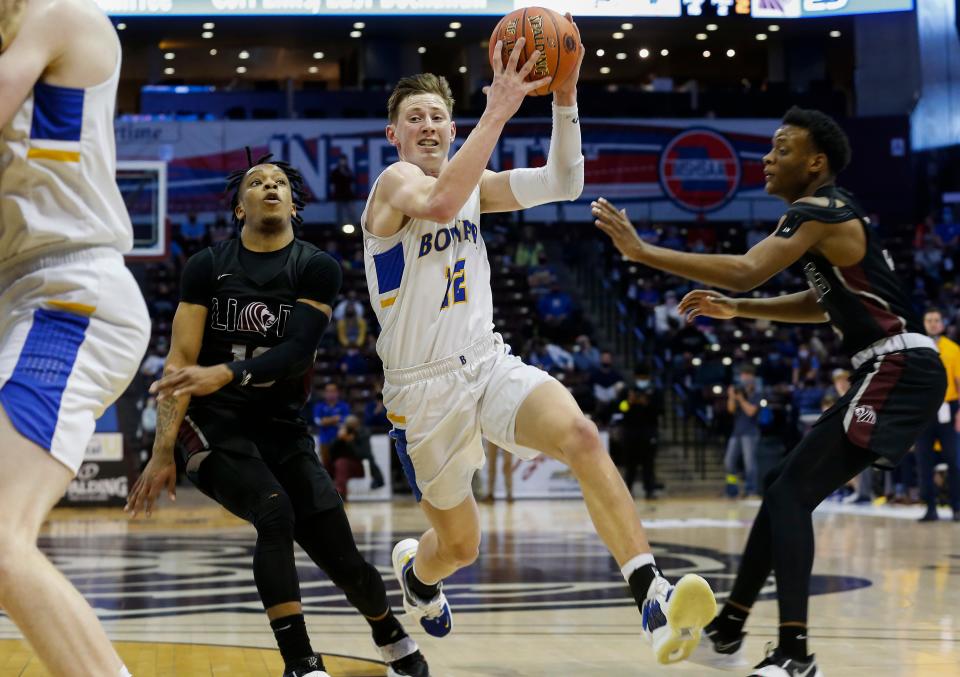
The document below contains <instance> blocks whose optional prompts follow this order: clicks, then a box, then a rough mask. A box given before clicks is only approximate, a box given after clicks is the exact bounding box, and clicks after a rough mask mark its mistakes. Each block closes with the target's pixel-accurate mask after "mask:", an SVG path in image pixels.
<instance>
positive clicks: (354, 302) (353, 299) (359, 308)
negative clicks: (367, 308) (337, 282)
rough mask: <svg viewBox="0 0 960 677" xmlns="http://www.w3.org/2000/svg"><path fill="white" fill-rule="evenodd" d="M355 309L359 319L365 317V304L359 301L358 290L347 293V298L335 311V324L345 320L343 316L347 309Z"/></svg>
mask: <svg viewBox="0 0 960 677" xmlns="http://www.w3.org/2000/svg"><path fill="white" fill-rule="evenodd" d="M351 306H352V307H353V309H354V313H355V314H356V315H357V316H358V317H363V304H362V303H360V301H359V300H358V299H357V290H356V289H350V290H349V291H347V293H346V296H345V297H344V298H343V299H342V300H341V301H340V303H338V304H337V307H336V308H334V309H333V319H334V321H335V322H339V321H340V320H342V319H343V316H344V315H345V314H346V312H347V308H349V307H351Z"/></svg>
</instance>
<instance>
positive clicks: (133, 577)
mask: <svg viewBox="0 0 960 677" xmlns="http://www.w3.org/2000/svg"><path fill="white" fill-rule="evenodd" d="M638 505H639V509H640V511H641V514H642V516H643V518H644V520H645V522H646V524H647V525H648V528H649V534H650V539H651V541H652V542H653V544H654V547H655V554H656V556H657V561H658V563H659V564H660V566H661V567H662V568H663V569H664V570H665V571H666V573H667V574H668V575H669V576H670V577H671V578H676V577H677V576H680V575H682V574H684V573H687V572H690V571H696V572H698V573H700V574H702V575H703V576H705V577H706V578H707V579H708V580H709V581H710V583H711V585H712V586H713V587H714V589H715V590H716V591H717V593H718V598H719V599H720V600H721V601H722V600H723V599H724V598H725V596H726V591H727V590H728V589H729V587H730V585H731V583H732V579H733V576H734V572H735V570H736V564H737V561H738V557H739V553H740V550H741V548H742V546H743V543H744V540H745V537H746V533H747V529H748V528H749V524H750V520H751V519H752V517H753V514H754V513H755V511H756V508H757V503H756V502H752V503H751V502H739V503H736V502H726V501H720V500H680V499H674V500H669V499H668V500H661V501H658V502H655V503H647V502H641V503H639V504H638ZM348 511H349V514H350V519H351V522H352V524H353V528H354V532H355V533H356V535H357V541H358V544H359V545H360V547H361V549H362V550H363V551H364V553H365V554H366V555H367V557H368V558H369V559H370V560H371V561H373V562H374V563H375V564H376V565H377V566H378V567H379V568H380V569H381V571H382V572H383V573H384V577H385V579H386V581H387V587H388V591H389V593H390V595H391V600H392V601H393V602H394V604H395V605H396V606H397V607H399V605H400V599H399V592H398V588H397V585H396V583H395V582H394V580H393V577H392V574H391V573H390V563H389V560H390V550H391V547H392V545H393V543H394V542H395V541H396V540H398V539H399V538H402V537H405V536H407V535H413V534H416V533H418V532H419V531H421V530H422V528H423V526H424V521H423V519H422V517H421V516H420V513H419V510H418V509H417V508H416V506H415V505H414V504H413V503H412V502H405V501H397V502H395V503H393V504H388V503H379V504H373V503H370V504H351V505H350V506H349V508H348ZM481 511H482V517H483V521H484V528H485V537H484V541H483V545H482V546H481V559H480V561H479V562H478V563H477V564H476V565H475V566H474V567H472V568H471V569H469V570H467V571H464V572H460V573H459V574H458V575H457V576H456V577H454V578H453V579H451V580H450V581H448V583H447V585H446V591H447V594H448V596H449V597H450V599H451V603H452V605H453V609H454V623H455V629H454V632H453V633H452V634H451V635H450V636H449V637H447V638H445V639H443V640H436V639H433V638H430V637H427V636H426V635H425V634H424V633H423V632H422V631H421V630H420V629H419V627H417V628H412V627H410V626H409V624H408V629H410V630H412V634H413V635H414V636H415V638H416V639H417V641H418V642H419V643H420V645H421V648H422V649H423V651H424V653H425V654H426V656H427V658H428V660H429V661H430V664H431V669H432V673H433V675H434V677H468V676H469V677H483V676H490V677H494V676H495V677H516V676H521V675H523V676H543V677H547V676H549V677H559V676H561V675H577V676H581V675H591V676H596V677H620V676H623V677H626V676H627V675H654V674H664V675H675V676H676V677H681V676H683V677H688V676H689V677H693V676H702V675H708V674H711V673H712V671H711V670H709V669H707V668H701V667H699V666H695V665H690V664H681V665H679V666H673V667H670V668H663V667H661V666H658V665H657V664H656V663H655V662H654V661H653V658H652V655H651V652H650V650H649V648H648V646H647V645H646V644H645V642H644V640H643V638H642V636H641V632H640V617H639V613H638V612H637V610H636V608H635V607H634V606H633V603H632V600H631V599H629V597H628V592H627V589H626V586H625V585H624V582H623V579H622V577H621V576H620V573H619V570H618V569H617V567H616V565H615V563H614V562H613V561H612V560H611V558H610V557H609V555H608V554H607V552H606V550H605V549H604V548H603V546H602V544H601V543H600V541H599V540H598V539H597V537H596V536H595V535H594V534H593V531H592V529H591V526H590V522H589V520H588V518H587V513H586V510H585V508H584V507H583V505H582V503H580V502H578V501H553V502H548V501H520V502H516V503H513V504H506V503H498V504H495V505H493V506H481ZM919 514H920V512H919V509H917V508H899V507H898V508H875V507H872V506H868V507H866V508H862V507H859V506H858V507H847V506H841V505H839V504H835V503H830V504H825V505H824V506H822V507H821V509H820V510H819V511H818V512H817V513H816V516H815V520H816V530H817V561H816V563H815V566H814V579H813V582H812V588H813V592H814V593H815V595H814V597H813V598H812V601H811V632H810V636H811V640H810V641H811V644H810V646H811V650H813V651H815V652H816V654H817V655H818V657H819V662H820V666H821V669H822V670H823V671H824V673H825V674H826V675H830V676H833V675H871V676H887V675H903V676H916V677H933V676H948V675H960V524H956V523H953V522H951V521H949V515H948V514H943V515H942V516H943V517H946V518H947V520H946V521H941V522H940V523H934V524H924V525H919V524H916V523H915V521H914V518H915V517H918V516H919ZM253 542H254V532H253V530H252V528H250V527H247V526H246V525H244V524H243V523H242V522H240V521H239V520H236V519H235V518H233V517H232V516H230V515H228V514H226V513H225V512H224V511H222V510H221V509H220V508H219V507H217V506H216V505H214V504H212V503H211V502H209V501H207V499H205V498H204V497H202V496H199V495H198V494H196V493H195V492H192V491H190V490H189V489H187V488H181V490H180V496H179V500H178V502H177V504H176V505H170V504H169V503H167V502H166V501H164V503H163V505H162V508H161V510H160V511H159V512H158V513H156V514H155V515H154V517H153V518H152V519H151V520H149V521H143V522H141V521H138V522H136V523H130V522H128V521H127V519H126V518H125V516H124V515H123V514H122V512H120V511H119V510H115V511H114V510H109V511H107V510H84V511H78V510H58V511H55V512H54V514H53V515H52V517H51V520H50V523H49V525H48V526H47V527H46V529H45V531H44V535H43V538H42V543H41V546H42V547H43V549H44V551H45V552H47V553H48V554H49V555H50V556H51V558H52V559H53V560H54V562H55V563H56V564H57V566H58V567H60V568H61V570H63V571H64V572H65V573H66V574H67V576H68V577H69V578H70V579H71V580H72V581H74V583H75V584H76V585H77V586H78V588H79V589H80V590H81V592H82V593H83V594H84V596H86V598H87V599H88V600H90V601H91V603H92V604H93V605H94V606H95V607H96V609H97V611H98V614H99V615H100V617H101V618H102V619H103V622H104V625H105V627H106V628H107V632H108V633H109V635H110V636H111V638H112V639H113V640H114V641H115V642H116V646H117V647H118V649H119V651H120V653H121V655H122V656H123V657H124V660H125V661H126V662H127V665H128V667H129V668H130V669H131V671H132V672H133V674H134V675H135V677H160V676H167V675H178V676H179V675H184V676H189V677H193V676H195V675H196V676H199V675H230V676H231V677H237V676H243V677H254V676H257V677H259V676H261V675H264V676H270V677H279V676H280V674H281V672H282V664H281V661H280V658H279V654H278V652H277V651H276V650H275V647H274V643H273V636H272V634H271V632H270V629H269V626H268V624H267V622H266V619H265V617H264V615H263V612H262V608H261V607H260V603H259V601H258V599H257V595H256V589H255V587H254V583H253V576H252V573H251V567H250V561H251V557H252V552H253ZM297 561H298V567H299V570H300V574H301V580H302V585H303V600H304V605H305V608H306V613H307V623H308V628H309V630H310V634H311V639H312V641H313V645H314V648H315V649H317V650H320V651H323V653H324V654H326V655H328V656H330V658H329V659H328V661H327V665H328V668H329V671H330V673H331V675H332V676H333V677H347V676H350V677H374V676H381V675H384V674H385V670H384V667H383V666H382V664H380V663H379V661H378V660H377V654H376V652H375V650H374V647H373V645H372V643H371V641H370V637H369V632H368V629H367V626H366V624H365V623H364V621H363V620H362V619H361V618H360V617H359V616H358V615H357V614H356V613H355V612H354V611H353V610H352V609H350V608H349V607H348V606H347V604H346V602H345V600H344V599H343V597H342V595H340V594H339V591H337V590H336V589H335V588H333V586H331V585H330V584H329V582H328V581H327V580H326V578H325V577H324V576H323V574H322V573H320V572H319V571H318V570H317V569H316V567H315V566H313V564H312V563H311V562H310V561H309V560H308V559H307V558H306V556H305V555H303V553H300V552H299V551H298V560H297ZM773 594H774V586H773V582H772V580H771V581H770V582H769V584H768V586H767V588H765V591H764V597H765V601H762V602H759V603H758V605H757V606H756V608H755V612H754V614H753V617H752V619H751V621H750V623H749V624H748V626H747V630H748V632H749V633H750V635H749V637H748V651H749V656H750V658H751V660H757V661H759V660H760V659H761V658H762V656H763V649H764V644H765V643H766V642H768V641H775V640H776V603H775V601H773ZM44 674H46V672H45V671H44V670H43V669H42V667H41V666H40V665H39V663H38V661H37V659H36V658H35V657H34V656H33V654H32V653H31V651H30V650H29V648H28V647H26V646H25V645H24V644H23V642H22V641H20V639H19V634H18V633H17V631H16V628H15V627H14V626H13V625H12V624H11V623H10V622H9V621H8V620H7V619H6V618H5V617H2V616H0V677H6V676H8V675H9V676H13V675H17V676H25V677H33V676H40V675H44ZM716 674H720V673H716Z"/></svg>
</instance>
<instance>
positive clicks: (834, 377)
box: [824, 369, 850, 400]
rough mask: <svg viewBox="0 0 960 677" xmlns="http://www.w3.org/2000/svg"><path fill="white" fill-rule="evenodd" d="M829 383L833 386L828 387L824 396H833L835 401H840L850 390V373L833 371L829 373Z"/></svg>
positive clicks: (841, 370) (840, 370)
mask: <svg viewBox="0 0 960 677" xmlns="http://www.w3.org/2000/svg"><path fill="white" fill-rule="evenodd" d="M830 381H831V383H832V384H833V385H831V386H830V388H829V389H828V391H827V393H826V395H833V397H834V399H835V400H838V399H840V398H841V397H843V396H844V395H846V394H847V391H848V390H850V372H849V371H847V370H846V369H834V370H833V371H832V372H830ZM826 395H824V397H826Z"/></svg>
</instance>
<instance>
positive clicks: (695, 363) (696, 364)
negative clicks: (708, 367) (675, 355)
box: [690, 357, 703, 367]
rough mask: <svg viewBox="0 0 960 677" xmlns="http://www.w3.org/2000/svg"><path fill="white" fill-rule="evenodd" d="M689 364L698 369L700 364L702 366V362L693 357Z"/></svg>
mask: <svg viewBox="0 0 960 677" xmlns="http://www.w3.org/2000/svg"><path fill="white" fill-rule="evenodd" d="M690 364H692V365H693V366H694V367H699V366H700V365H701V364H703V360H701V359H700V358H699V357H695V358H693V359H692V360H690Z"/></svg>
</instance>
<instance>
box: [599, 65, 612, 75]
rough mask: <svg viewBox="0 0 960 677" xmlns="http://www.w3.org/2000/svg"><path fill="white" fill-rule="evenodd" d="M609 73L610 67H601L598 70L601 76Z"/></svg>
mask: <svg viewBox="0 0 960 677" xmlns="http://www.w3.org/2000/svg"><path fill="white" fill-rule="evenodd" d="M609 72H610V66H602V67H601V68H600V73H601V74H603V75H606V74H607V73H609Z"/></svg>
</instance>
